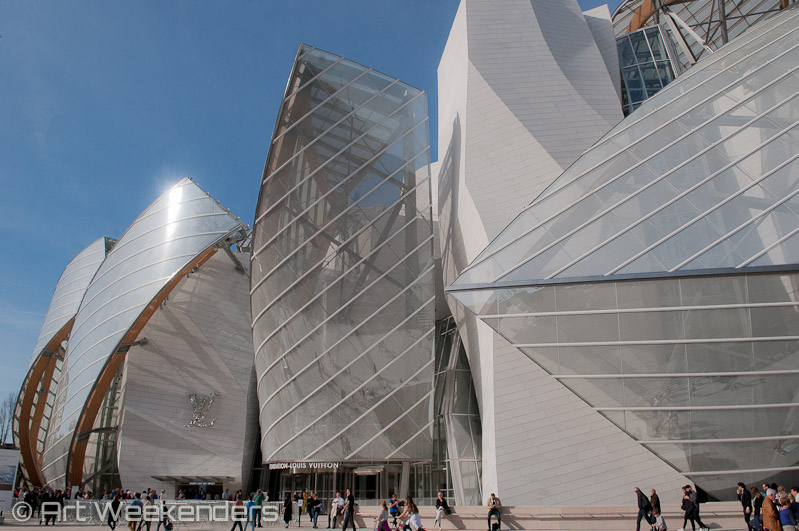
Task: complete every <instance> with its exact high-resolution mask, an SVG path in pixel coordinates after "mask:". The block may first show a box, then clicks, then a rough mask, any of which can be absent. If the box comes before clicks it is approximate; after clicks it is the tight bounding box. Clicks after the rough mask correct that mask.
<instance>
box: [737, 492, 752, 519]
mask: <svg viewBox="0 0 799 531" xmlns="http://www.w3.org/2000/svg"><path fill="white" fill-rule="evenodd" d="M737 494H738V501H740V502H741V508H742V509H743V512H744V522H746V527H747V528H748V527H749V521H750V520H751V519H752V494H751V493H750V492H749V491H748V490H746V484H745V483H744V482H743V481H739V482H738V490H737Z"/></svg>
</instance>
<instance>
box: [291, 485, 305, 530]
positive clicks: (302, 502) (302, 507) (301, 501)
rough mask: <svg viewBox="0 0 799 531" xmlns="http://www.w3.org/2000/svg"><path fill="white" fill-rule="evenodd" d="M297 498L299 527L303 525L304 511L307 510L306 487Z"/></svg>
mask: <svg viewBox="0 0 799 531" xmlns="http://www.w3.org/2000/svg"><path fill="white" fill-rule="evenodd" d="M294 499H295V500H297V527H302V512H303V511H304V510H305V489H303V490H302V492H301V493H300V492H298V493H297V495H296V496H295V497H294Z"/></svg>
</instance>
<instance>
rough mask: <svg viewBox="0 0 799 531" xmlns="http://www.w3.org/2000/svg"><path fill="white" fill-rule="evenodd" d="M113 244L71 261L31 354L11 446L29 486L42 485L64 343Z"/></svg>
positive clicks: (99, 243) (97, 245) (102, 241)
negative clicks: (42, 469)
mask: <svg viewBox="0 0 799 531" xmlns="http://www.w3.org/2000/svg"><path fill="white" fill-rule="evenodd" d="M113 243H114V241H113V240H110V239H108V238H99V239H98V240H95V241H94V242H93V243H91V244H90V245H89V246H88V247H86V248H85V249H83V250H82V251H81V252H80V253H78V254H77V255H76V256H75V258H73V259H72V260H71V261H70V262H69V264H67V267H66V268H64V272H63V273H62V274H61V277H60V278H59V279H58V283H57V284H56V288H55V291H54V292H53V298H52V300H51V302H50V306H49V308H48V309H47V314H46V315H45V318H44V324H43V325H42V329H41V331H40V332H39V338H38V339H37V341H36V345H35V346H34V349H33V357H32V358H31V364H30V367H29V368H28V374H27V375H26V377H25V380H24V382H23V384H22V388H21V390H20V393H19V398H18V400H17V404H16V407H15V410H14V423H13V430H12V433H13V437H14V445H15V446H16V447H17V448H19V449H20V453H21V455H22V459H21V470H22V474H23V476H24V477H25V479H26V480H27V481H29V482H32V483H35V484H37V485H41V484H42V483H43V479H42V473H41V470H40V468H41V465H40V463H41V455H42V452H44V441H45V438H46V436H47V430H48V428H49V425H50V417H51V416H52V412H53V405H54V402H55V392H56V389H57V388H58V381H59V379H60V375H61V365H62V362H63V359H64V358H63V357H64V347H63V345H64V344H65V339H66V338H67V337H68V335H69V332H70V331H71V330H72V323H73V319H74V317H75V314H76V313H77V311H78V307H79V306H80V301H81V299H82V298H83V295H84V293H86V288H87V287H88V286H89V283H90V282H91V280H92V278H93V277H94V274H95V273H96V272H97V269H98V268H99V267H100V264H102V263H103V260H105V256H106V253H107V252H108V249H110V247H111V246H112V245H113Z"/></svg>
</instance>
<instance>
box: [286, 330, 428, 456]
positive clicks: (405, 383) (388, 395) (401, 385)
mask: <svg viewBox="0 0 799 531" xmlns="http://www.w3.org/2000/svg"><path fill="white" fill-rule="evenodd" d="M431 330H432V329H431ZM428 333H429V331H428ZM432 364H433V360H432V359H431V360H430V361H428V362H426V363H425V364H424V365H422V366H421V367H420V368H419V370H418V371H416V372H415V373H413V375H411V376H410V377H409V378H408V379H407V380H405V381H404V382H403V383H402V384H400V385H399V386H397V388H396V389H394V390H392V391H391V392H390V393H389V394H387V395H386V396H384V397H383V398H381V399H380V400H378V401H377V402H375V403H374V404H373V405H372V407H370V408H369V409H367V410H366V411H364V412H363V413H362V414H361V415H359V416H358V418H356V419H355V420H353V421H352V422H350V423H349V424H348V425H347V426H345V427H344V428H342V429H341V430H340V431H339V432H338V433H336V434H335V435H333V436H332V437H330V439H328V441H327V442H325V443H324V444H323V445H322V446H320V447H318V448H317V449H316V450H314V451H313V452H311V453H309V454H308V455H307V456H306V457H305V458H304V459H303V460H308V459H311V457H312V456H313V455H314V454H315V453H317V452H319V451H320V450H322V448H324V447H325V446H327V445H328V444H330V443H331V442H333V441H334V440H336V439H337V438H339V437H341V436H342V435H343V434H344V433H346V432H347V431H348V430H349V429H350V428H352V427H353V426H354V425H355V424H356V423H358V422H359V421H360V420H361V419H363V418H364V417H366V415H369V414H370V413H372V411H374V410H375V409H377V408H378V406H380V405H381V404H383V402H385V401H386V400H388V399H389V398H393V396H394V395H395V394H397V392H398V391H399V390H400V389H402V388H403V387H405V386H406V385H407V384H408V383H409V382H412V381H413V380H414V379H415V378H416V377H417V376H419V375H420V374H421V373H422V372H423V371H424V370H425V369H427V368H428V367H430V366H431V365H432ZM272 455H274V454H272Z"/></svg>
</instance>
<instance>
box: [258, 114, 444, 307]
mask: <svg viewBox="0 0 799 531" xmlns="http://www.w3.org/2000/svg"><path fill="white" fill-rule="evenodd" d="M426 123H427V120H426V119H425V120H422V121H420V122H417V123H416V124H414V125H413V126H412V127H411V128H409V129H408V130H407V131H405V132H404V133H402V135H401V136H400V137H398V138H397V139H395V140H394V141H392V142H391V143H390V144H388V145H386V146H385V147H384V148H383V149H381V150H380V151H379V152H377V153H375V155H374V156H373V157H372V158H371V159H369V160H367V161H366V162H364V163H363V164H361V165H360V166H359V167H358V168H356V169H355V170H353V171H352V172H351V173H350V174H349V175H347V177H346V178H344V179H342V180H341V181H339V182H338V183H336V184H335V185H334V186H333V187H331V188H330V190H328V191H327V192H325V193H324V194H322V195H321V196H319V197H317V198H316V199H315V200H314V201H313V202H312V203H311V204H309V205H308V206H307V207H306V208H305V209H304V210H303V211H302V212H300V213H299V214H297V215H295V216H294V218H293V219H291V220H290V221H288V222H287V223H286V224H285V225H284V226H282V227H280V228H279V229H278V230H277V232H275V234H274V235H272V237H271V238H269V239H268V240H267V241H266V242H264V244H263V245H261V246H260V247H259V248H258V249H256V250H255V252H253V254H252V256H253V258H254V257H255V256H258V255H259V254H261V253H262V252H263V251H264V250H265V249H266V247H268V246H269V245H270V244H272V243H273V242H274V241H275V240H276V239H277V238H278V236H280V235H281V234H282V233H283V232H284V231H285V230H286V229H287V228H288V227H290V226H291V225H292V224H293V223H294V222H295V221H297V220H298V218H300V217H302V216H304V215H305V214H307V213H308V212H310V211H311V210H312V209H313V208H314V207H315V206H316V205H317V204H318V203H319V202H320V201H322V200H323V199H324V198H326V197H327V196H329V195H330V194H331V193H333V191H334V190H336V189H338V187H339V186H342V185H343V184H344V183H346V182H348V181H350V180H351V179H352V178H353V177H355V176H356V175H358V173H359V172H360V171H361V170H363V169H365V168H367V167H368V166H370V165H371V164H372V163H373V162H374V161H376V160H378V159H379V158H380V157H381V156H382V155H384V154H385V153H386V151H388V150H389V149H391V148H392V147H394V146H395V145H397V143H399V142H401V141H402V140H404V139H405V137H407V136H408V135H409V134H411V133H413V132H414V131H416V129H417V128H418V127H419V126H420V125H423V124H426ZM429 149H430V148H429V146H428V147H426V148H425V149H423V150H421V151H419V152H418V153H415V154H414V155H413V156H412V158H411V159H410V160H409V161H407V162H405V163H404V164H403V165H402V167H401V168H400V169H402V168H404V167H405V166H407V165H408V164H409V163H410V162H413V161H414V160H416V159H417V158H418V157H419V155H421V154H422V153H424V152H425V151H427V150H429ZM398 171H399V170H395V171H394V172H393V173H392V174H391V175H389V176H388V177H387V178H386V179H390V178H391V177H393V176H394V175H396V174H397V173H398ZM309 177H310V176H309ZM305 180H306V179H303V181H301V182H300V183H298V184H302V182H304V181H305ZM296 188H297V186H295V187H294V188H293V189H292V190H290V191H289V192H288V193H287V194H286V195H284V196H283V197H282V198H280V199H279V200H278V201H276V202H275V203H273V204H272V205H271V206H270V208H269V210H268V211H266V212H264V213H263V215H262V216H260V219H258V220H256V223H257V222H259V221H261V220H262V219H263V217H265V216H266V215H268V214H269V211H271V210H274V209H275V208H276V207H277V206H278V205H280V204H281V203H283V202H284V201H286V200H287V199H288V196H289V194H291V193H293V192H294V190H295V189H296ZM261 281H262V280H261ZM261 281H259V283H260V282H261ZM256 286H257V285H256ZM250 292H251V293H252V290H250Z"/></svg>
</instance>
